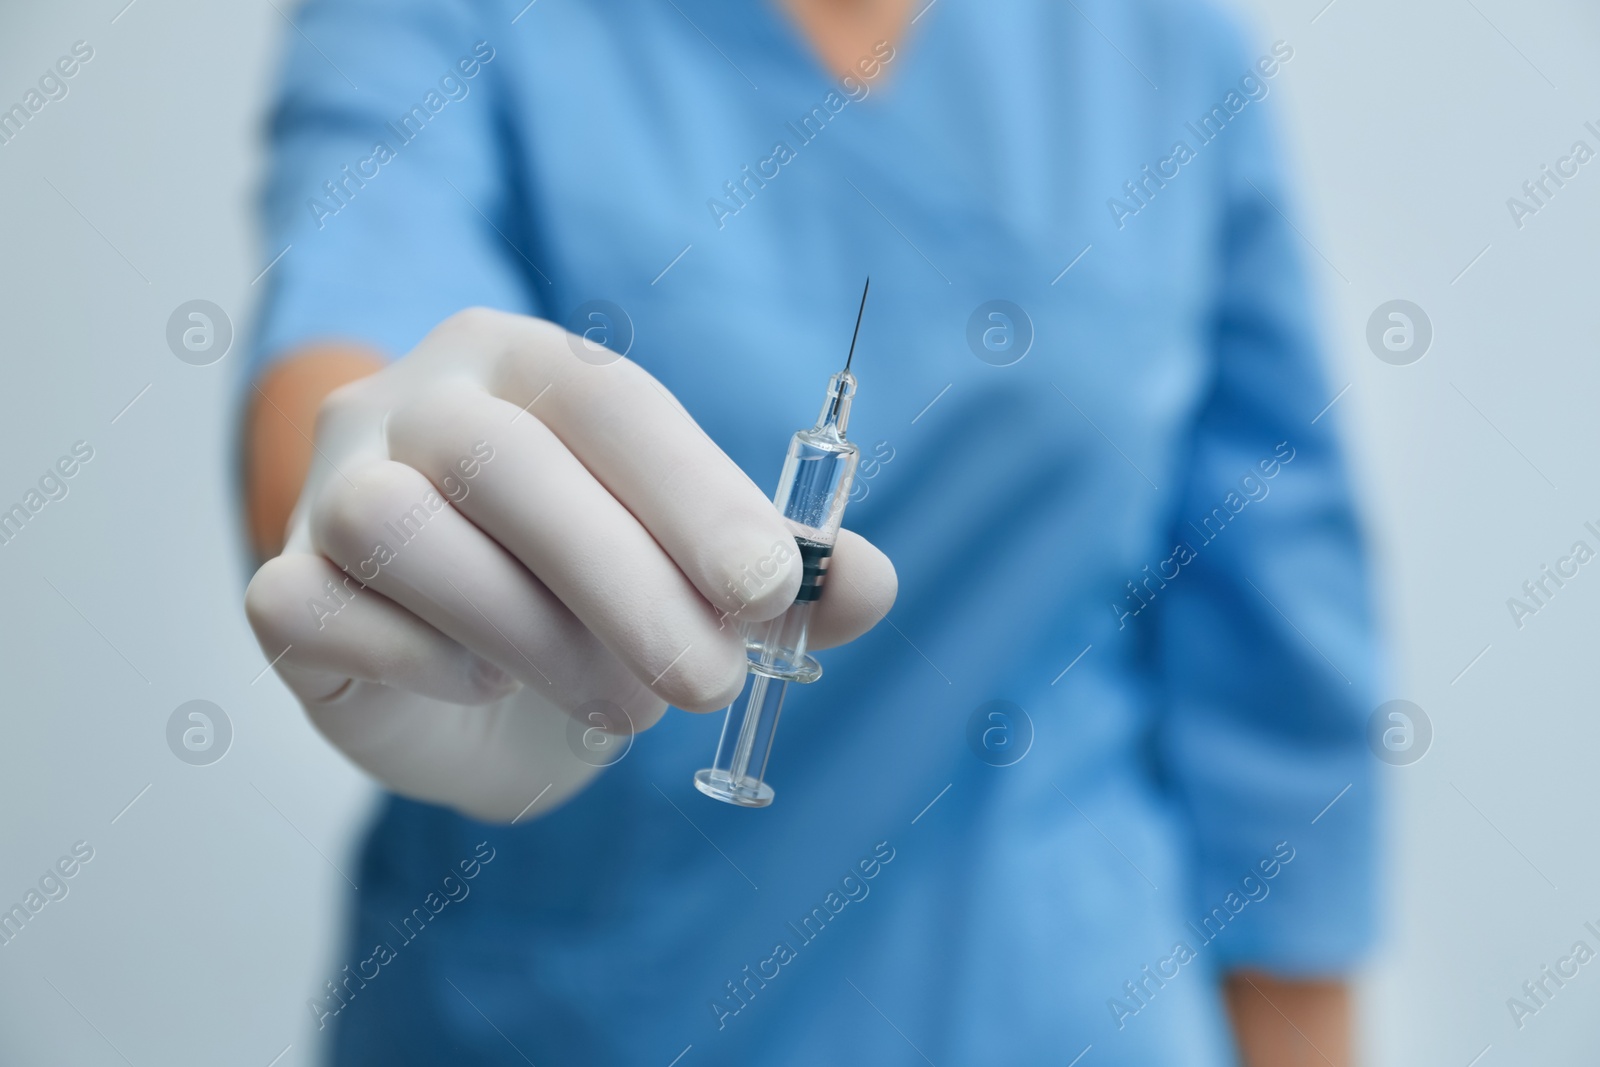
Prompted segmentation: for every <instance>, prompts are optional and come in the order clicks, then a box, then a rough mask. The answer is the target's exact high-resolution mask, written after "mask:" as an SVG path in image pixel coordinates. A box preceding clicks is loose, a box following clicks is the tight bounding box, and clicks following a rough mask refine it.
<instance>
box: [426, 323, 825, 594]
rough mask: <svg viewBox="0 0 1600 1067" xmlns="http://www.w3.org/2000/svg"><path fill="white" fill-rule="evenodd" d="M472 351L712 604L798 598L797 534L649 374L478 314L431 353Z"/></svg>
mask: <svg viewBox="0 0 1600 1067" xmlns="http://www.w3.org/2000/svg"><path fill="white" fill-rule="evenodd" d="M463 345H465V346H470V347H472V348H474V349H476V350H477V351H478V353H479V355H480V358H481V359H482V360H483V363H482V364H481V368H482V370H483V372H484V374H485V381H484V385H485V386H486V387H487V388H488V390H489V391H490V392H491V393H492V394H493V395H495V396H497V397H499V398H500V399H502V400H506V401H509V402H510V403H512V404H515V405H517V406H518V407H519V408H521V409H523V411H525V412H526V413H527V414H528V415H531V416H532V417H535V418H537V419H538V420H539V421H540V422H541V423H543V424H544V425H545V426H547V427H549V428H550V430H551V431H552V432H554V433H555V435H556V436H557V437H559V438H560V439H561V441H562V443H563V444H565V445H566V446H567V448H568V449H569V450H570V451H571V452H572V453H573V455H574V456H576V457H577V458H578V460H579V462H581V463H582V464H583V465H584V467H586V468H587V469H588V470H589V472H590V473H591V474H593V475H594V477H595V479H596V480H598V481H599V482H600V483H601V484H602V485H604V486H605V488H606V490H607V491H608V492H610V493H611V495H612V496H614V497H616V499H617V500H618V501H620V502H621V503H622V505H623V506H624V507H626V508H627V509H628V511H630V512H631V513H632V514H633V515H634V517H636V518H637V519H638V520H639V522H640V524H641V525H643V526H644V527H645V529H647V530H648V531H649V532H650V534H651V536H652V537H654V538H655V540H656V541H657V543H659V544H660V545H661V547H662V548H663V549H664V550H665V551H666V553H667V555H668V556H670V557H671V558H672V560H673V562H674V563H676V564H677V566H678V568H679V569H680V570H682V571H683V573H684V575H685V576H686V577H687V578H688V579H689V580H690V582H691V583H693V585H694V587H695V588H696V589H697V590H698V591H699V592H700V594H701V595H702V596H704V597H705V598H706V599H707V600H708V601H710V602H711V603H712V604H714V605H716V606H718V607H719V608H721V609H723V610H724V611H729V612H737V613H738V614H739V616H740V617H741V618H745V619H749V620H752V621H761V620H764V619H769V618H772V617H774V616H776V615H778V614H779V613H780V612H782V611H783V610H784V609H785V608H787V607H788V606H789V605H790V604H791V603H793V601H794V598H795V595H796V594H797V593H798V592H799V588H800V564H799V556H798V553H796V552H794V551H792V549H793V541H794V534H793V533H792V532H791V531H790V530H789V528H788V527H787V525H785V523H784V521H783V519H782V517H781V516H780V515H779V514H778V510H777V508H775V507H774V506H773V504H772V501H771V500H770V499H769V498H768V497H767V495H766V494H765V493H763V492H762V491H761V490H760V489H759V488H757V487H756V484H755V483H754V482H752V481H751V480H750V478H749V477H748V476H747V475H746V474H745V473H744V472H743V471H742V470H740V469H739V467H738V465H737V464H735V463H734V462H733V460H732V459H730V458H729V457H728V455H727V454H726V453H725V452H723V451H722V449H720V448H718V447H717V445H716V443H715V442H713V441H712V440H711V438H710V437H709V436H707V435H706V433H705V431H704V430H702V429H701V428H700V427H699V425H698V424H697V423H695V421H694V419H693V418H691V417H690V416H689V413H688V412H687V411H686V410H685V409H684V407H683V405H682V404H680V403H678V401H677V399H676V398H675V397H673V396H672V394H671V393H669V392H668V391H667V390H666V389H665V388H664V387H663V386H662V385H661V383H660V382H658V381H656V380H655V378H654V377H652V376H651V375H650V374H649V373H647V372H646V371H645V370H644V369H643V368H642V367H640V366H639V365H638V364H636V363H633V362H631V361H629V360H628V359H626V358H624V357H621V356H618V357H617V358H616V359H615V361H613V362H610V363H607V364H605V365H597V364H596V363H592V362H589V361H588V360H586V359H583V358H580V357H579V355H578V351H579V350H580V349H582V348H583V347H584V346H585V345H586V342H585V341H583V340H582V339H579V338H577V337H575V336H574V335H572V334H570V333H568V332H567V331H565V330H563V329H562V328H561V327H559V326H556V325H554V324H553V323H549V322H545V321H543V320H539V319H531V318H526V317H523V316H519V315H508V314H503V313H500V312H493V311H483V310H478V309H475V310H473V311H470V312H463V313H462V314H460V315H456V316H453V317H452V318H451V319H449V320H447V321H446V323H445V324H444V325H443V326H441V327H440V328H439V329H438V330H436V331H435V332H434V334H432V335H430V337H429V339H428V341H425V342H424V343H423V346H422V347H433V346H437V347H439V348H442V349H445V350H447V351H451V352H452V353H453V354H455V355H456V356H459V352H460V346H463ZM587 350H588V351H593V348H592V346H591V347H589V348H588V349H587ZM519 417H520V416H519Z"/></svg>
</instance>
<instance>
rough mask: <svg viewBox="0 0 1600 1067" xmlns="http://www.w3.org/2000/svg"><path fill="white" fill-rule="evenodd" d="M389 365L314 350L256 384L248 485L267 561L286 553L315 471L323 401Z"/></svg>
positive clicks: (331, 347) (368, 356)
mask: <svg viewBox="0 0 1600 1067" xmlns="http://www.w3.org/2000/svg"><path fill="white" fill-rule="evenodd" d="M384 362H385V360H384V358H383V356H381V355H379V354H378V353H377V352H375V351H373V350H372V349H369V348H362V347H359V346H356V345H341V344H326V345H314V346H309V347H306V348H302V349H299V350H298V351H295V352H293V353H291V354H290V355H289V356H288V357H286V358H285V359H283V360H281V361H279V362H277V363H274V364H273V365H272V366H271V367H270V368H269V369H268V370H267V371H266V372H265V373H263V374H262V375H261V380H260V381H258V382H256V384H255V389H254V391H253V392H252V394H251V402H250V423H249V427H248V429H247V430H246V433H247V435H248V437H247V443H246V450H245V479H246V487H247V489H246V503H247V506H248V508H249V513H250V514H249V519H250V539H251V541H252V542H253V543H254V544H255V547H256V552H257V554H259V555H260V556H261V558H263V559H266V558H268V557H271V556H276V555H277V554H278V553H279V552H281V551H282V550H283V541H284V538H285V536H286V535H287V533H288V527H289V515H290V513H292V512H293V511H294V505H295V501H296V500H298V499H299V498H300V487H301V486H302V485H304V484H305V480H306V472H307V471H309V470H310V469H311V440H312V438H313V436H314V435H315V430H316V424H317V409H318V408H320V407H321V406H322V401H323V399H324V398H326V397H327V395H328V394H329V393H331V392H333V391H334V390H335V389H337V388H339V386H341V385H345V384H346V383H348V382H353V381H355V380H356V379H357V378H365V377H366V376H367V375H369V374H372V373H373V372H375V371H377V370H378V368H380V367H382V366H383V365H384Z"/></svg>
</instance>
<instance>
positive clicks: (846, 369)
mask: <svg viewBox="0 0 1600 1067" xmlns="http://www.w3.org/2000/svg"><path fill="white" fill-rule="evenodd" d="M871 288H872V276H871V275H870V274H869V275H868V276H867V284H866V285H865V286H863V287H862V289H861V307H860V309H859V310H857V311H856V329H855V332H854V333H852V334H851V335H850V354H849V355H848V356H846V357H845V360H844V372H845V373H846V374H849V373H850V361H851V360H853V359H855V358H856V338H857V337H860V336H861V316H862V314H863V313H864V312H865V311H866V310H867V290H868V289H871Z"/></svg>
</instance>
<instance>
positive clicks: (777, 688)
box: [694, 278, 872, 808]
mask: <svg viewBox="0 0 1600 1067" xmlns="http://www.w3.org/2000/svg"><path fill="white" fill-rule="evenodd" d="M871 287H872V279H871V278H868V279H867V285H866V288H863V289H862V290H861V307H860V309H859V310H857V311H856V328H855V332H854V333H852V334H851V336H850V354H849V355H848V356H846V357H845V361H844V370H842V371H840V372H839V373H838V374H835V375H834V376H833V377H832V378H831V379H829V381H828V392H827V396H826V397H824V399H823V402H822V414H821V415H820V416H818V418H817V424H816V425H815V426H813V427H812V428H811V429H809V430H800V431H799V432H797V433H796V434H795V435H794V437H793V438H791V439H790V441H789V454H788V455H787V456H786V457H785V458H784V461H783V473H782V474H781V475H779V477H778V491H777V492H776V493H774V494H773V498H772V502H773V503H774V504H776V505H777V507H778V510H779V512H781V513H782V515H783V517H784V520H785V521H786V522H787V523H788V526H789V529H790V530H791V531H792V532H793V533H794V540H795V545H796V546H797V547H798V548H799V550H800V561H801V563H802V565H803V568H804V573H803V577H802V578H801V580H800V592H799V594H798V595H797V596H796V597H795V599H794V603H793V604H791V605H789V607H788V609H787V610H786V611H784V613H783V614H782V615H779V616H778V617H777V618H775V619H771V620H769V621H767V622H762V623H754V624H747V625H746V626H745V627H744V628H743V629H744V645H745V655H746V656H748V657H749V660H750V681H749V683H748V685H747V686H746V689H745V694H744V697H743V704H742V706H741V703H740V701H738V700H736V701H734V702H733V704H731V705H729V707H728V717H727V719H726V720H725V721H724V722H723V724H722V739H721V740H720V741H719V742H718V743H717V757H716V760H715V762H714V763H713V764H712V765H711V766H710V767H708V768H706V769H705V770H703V771H697V772H696V773H695V776H694V784H695V788H697V789H699V790H700V792H702V793H704V794H705V795H706V796H708V797H715V798H716V799H717V800H721V801H724V802H726V803H728V804H738V805H739V806H741V807H746V808H764V807H766V806H767V805H768V804H771V803H772V796H773V792H772V787H771V786H770V785H768V784H767V783H766V781H765V780H764V778H765V775H766V772H767V757H768V756H770V755H771V754H772V739H773V736H774V735H775V734H776V733H777V729H778V715H779V714H780V713H781V712H782V711H783V696H784V692H785V691H786V690H787V689H788V688H789V683H790V682H801V683H806V682H814V681H816V680H817V679H818V678H820V677H822V665H821V664H819V663H818V662H817V661H816V660H815V659H814V658H813V657H812V656H811V655H809V654H808V653H807V651H806V640H807V638H806V630H807V627H808V625H809V624H810V621H811V609H812V607H813V605H815V604H816V602H817V600H818V598H820V597H821V596H822V585H823V580H824V579H825V578H826V577H827V574H828V561H829V559H830V558H831V557H832V555H833V545H834V542H835V541H836V540H837V539H838V537H839V525H840V523H841V522H842V521H843V520H844V506H845V504H846V503H847V502H848V501H849V498H850V486H851V484H852V483H853V482H854V480H855V474H856V461H857V460H858V459H859V458H860V456H861V452H860V450H859V449H858V448H856V446H855V445H854V444H852V443H850V442H849V441H847V440H845V436H844V432H845V427H846V426H847V425H848V423H849V421H850V401H851V398H853V397H854V396H855V392H856V379H855V375H853V374H851V373H850V364H851V362H852V361H853V360H854V359H855V355H856V337H858V336H859V335H860V333H861V316H862V314H863V313H864V312H865V311H866V309H867V290H868V289H870V288H871Z"/></svg>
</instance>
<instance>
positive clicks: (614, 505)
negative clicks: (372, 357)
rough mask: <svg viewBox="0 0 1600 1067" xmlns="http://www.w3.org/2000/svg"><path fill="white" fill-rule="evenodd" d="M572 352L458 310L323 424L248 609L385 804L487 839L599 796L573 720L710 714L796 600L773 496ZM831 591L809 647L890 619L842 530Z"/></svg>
mask: <svg viewBox="0 0 1600 1067" xmlns="http://www.w3.org/2000/svg"><path fill="white" fill-rule="evenodd" d="M584 348H585V342H583V341H581V340H579V339H577V338H574V337H573V336H572V335H570V334H568V333H567V332H566V331H564V330H562V329H561V328H560V327H558V326H554V325H552V324H550V323H548V322H542V321H540V320H537V319H529V318H524V317H521V316H514V315H506V314H501V313H498V312H492V311H483V310H472V311H465V312H462V313H460V314H458V315H455V316H453V317H451V318H450V319H448V320H446V321H445V322H444V323H443V324H442V325H440V326H439V327H438V328H437V329H435V330H434V331H433V333H431V334H429V335H428V337H427V338H426V339H424V341H423V342H422V343H421V344H420V345H418V346H417V348H416V349H415V350H413V351H412V352H411V353H410V354H409V355H407V356H406V357H405V358H403V359H400V360H398V361H396V362H394V363H392V364H390V365H389V366H388V367H386V368H384V369H383V370H382V371H380V372H378V373H377V374H375V375H373V376H371V377H369V378H363V379H361V380H359V381H356V382H353V383H351V384H349V385H346V386H343V387H341V388H339V389H338V390H336V391H335V392H334V393H332V394H331V395H330V396H329V397H328V399H327V401H326V402H325V403H324V404H323V407H322V410H321V412H320V414H319V416H318V419H317V430H316V435H315V436H316V445H315V447H316V452H317V459H316V460H315V461H314V463H313V467H312V471H311V475H310V477H309V479H308V480H307V483H306V486H305V489H304V491H303V492H302V494H301V496H300V501H299V504H298V505H297V506H296V508H295V513H294V517H293V519H292V521H291V526H290V535H289V541H288V545H287V547H286V548H285V550H284V553H283V554H282V555H280V556H278V557H277V558H275V559H272V560H269V561H267V563H266V564H265V565H263V566H262V567H261V569H260V570H259V571H257V572H256V575H255V578H254V579H253V580H252V581H251V583H250V588H249V590H248V591H247V592H246V594H245V610H246V612H247V613H248V615H249V617H250V623H251V626H252V627H253V628H254V629H255V632H256V636H257V638H258V640H259V641H260V642H261V647H262V650H263V652H265V654H266V655H267V657H268V658H269V659H272V660H274V661H275V669H276V670H277V672H278V674H279V675H280V676H281V677H282V678H283V681H284V683H285V684H286V685H287V686H288V687H289V689H290V690H291V691H292V692H293V693H294V694H295V695H296V696H297V697H298V698H299V699H300V701H301V703H302V704H303V705H304V706H305V708H306V711H307V713H308V715H309V716H310V718H311V721H312V722H313V723H314V724H315V725H316V727H317V729H318V730H320V731H321V732H322V734H323V735H324V736H325V737H327V738H328V740H330V741H331V742H333V744H334V745H336V746H338V747H339V748H340V749H341V750H343V751H344V753H345V754H346V755H347V756H349V757H350V759H351V760H353V761H354V762H355V763H357V764H359V765H360V766H361V767H363V768H365V769H366V770H367V771H368V772H370V773H371V774H372V775H374V776H375V777H376V778H378V779H379V780H380V781H381V782H383V783H384V784H385V785H386V786H388V787H389V788H390V789H392V790H394V791H395V792H397V793H401V794H403V795H406V796H409V797H413V798H416V799H419V800H425V801H430V802H433V803H438V804H445V805H448V806H451V807H454V808H456V809H457V810H459V811H462V812H464V813H466V814H469V815H473V816H475V817H478V818H482V819H488V820H495V821H508V820H510V821H515V820H517V819H520V818H523V817H525V816H527V815H529V814H536V813H538V812H541V811H544V810H548V809H549V808H551V807H552V806H554V805H556V804H558V803H560V802H561V801H562V800H564V799H566V798H568V797H570V796H571V795H573V794H574V793H576V792H577V791H578V790H579V789H581V788H582V787H583V786H584V785H586V784H587V783H588V782H589V781H590V780H591V779H592V778H593V776H594V775H595V774H596V773H597V768H596V767H594V766H592V765H591V764H590V763H589V762H586V761H584V760H583V759H580V758H579V757H578V754H577V751H578V750H577V749H576V748H575V747H574V746H573V745H572V744H571V743H570V742H569V740H568V738H569V732H568V731H569V723H570V721H571V717H573V716H579V717H580V721H581V722H583V723H584V724H585V725H588V724H589V723H591V722H594V721H601V720H597V719H595V718H594V715H593V714H592V713H594V712H595V711H597V710H598V711H599V713H600V715H601V716H602V719H603V721H604V722H605V723H606V726H607V729H608V730H610V731H613V732H627V731H629V730H643V729H646V728H648V727H649V726H651V725H653V724H654V723H655V722H656V721H657V720H658V719H660V717H661V716H662V714H663V713H664V712H665V710H666V706H667V704H668V703H671V704H674V705H677V706H678V707H680V708H684V709H686V710H689V711H695V712H707V711H713V710H716V709H718V708H721V707H725V706H726V705H728V704H729V703H731V702H732V700H733V699H734V698H735V697H736V696H737V695H738V693H739V690H740V688H741V687H742V686H743V684H744V678H745V671H746V668H745V655H744V645H743V639H742V637H741V636H740V633H739V624H740V623H741V622H746V621H749V622H758V621H762V620H765V619H769V618H772V617H774V616H776V615H777V614H779V613H780V612H782V611H783V610H784V609H785V608H786V607H788V605H789V604H790V603H791V602H792V601H793V599H794V596H795V593H796V591H797V590H798V588H799V583H800V562H799V556H798V553H796V552H794V551H793V534H792V533H790V531H789V530H788V528H787V527H786V526H785V524H784V522H783V520H782V519H781V518H780V517H779V515H778V513H777V510H776V509H775V508H774V507H773V506H772V503H771V501H770V500H769V499H768V498H767V497H766V495H765V494H764V493H763V492H762V491H761V490H760V489H758V488H757V487H756V486H755V484H754V483H752V482H751V481H750V480H749V478H747V477H746V476H745V475H744V473H743V472H742V471H740V470H739V469H738V467H737V466H735V465H734V463H733V462H732V460H730V459H729V458H728V457H727V455H725V454H724V453H723V452H722V451H721V450H720V449H719V448H717V446H716V445H715V444H714V443H713V442H712V441H711V439H710V438H709V437H707V436H706V435H705V433H704V431H702V430H701V429H700V428H699V427H698V426H697V425H696V424H695V423H694V421H693V420H692V419H691V418H690V417H689V415H688V413H687V412H686V411H685V410H684V409H683V407H682V406H681V405H680V404H679V403H678V402H677V401H676V400H675V399H674V398H673V397H672V396H671V395H670V394H669V393H668V392H667V391H666V390H665V389H664V388H662V386H661V385H660V384H659V383H658V382H656V381H655V379H654V378H652V377H651V376H650V375H648V374H647V373H645V372H644V370H642V369H641V368H639V367H638V366H637V365H635V364H633V363H631V362H629V361H628V360H626V359H623V358H620V357H618V358H616V360H615V361H614V362H611V363H609V364H607V365H605V366H597V365H595V364H594V363H592V362H589V361H587V360H585V359H580V358H579V357H578V355H577V352H578V351H579V350H583V349H584ZM590 351H592V349H590ZM774 447H777V444H776V443H775V445H774ZM829 576H830V577H829V582H828V590H827V595H826V596H824V597H823V598H822V600H821V601H820V602H819V603H818V605H817V608H816V611H815V614H814V616H813V620H812V624H811V637H812V645H813V647H816V648H827V647H829V646H831V645H836V644H840V643H843V642H845V641H849V640H851V639H853V638H855V637H857V636H859V635H860V634H862V633H864V632H866V631H867V630H868V629H870V628H871V626H872V625H873V624H874V623H876V622H877V620H878V619H879V618H881V617H882V616H883V615H884V614H885V613H886V612H887V611H888V609H889V606H890V605H891V604H892V603H893V600H894V596H895V590H896V581H895V574H894V567H893V566H892V564H890V562H889V560H888V558H887V557H885V556H884V555H883V553H881V552H879V551H878V550H877V549H876V548H874V547H873V546H872V545H870V544H869V543H867V542H866V541H865V540H864V539H862V538H861V537H859V536H856V535H855V534H852V533H850V532H849V531H844V532H842V533H841V534H840V537H839V543H838V546H837V548H836V549H835V554H834V557H833V562H832V565H831V568H830V572H829ZM579 732H580V733H581V730H580V731H579ZM707 755H708V757H709V755H710V754H709V753H707ZM693 769H694V768H685V769H684V773H685V775H687V774H689V773H690V772H691V771H692V770H693Z"/></svg>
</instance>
